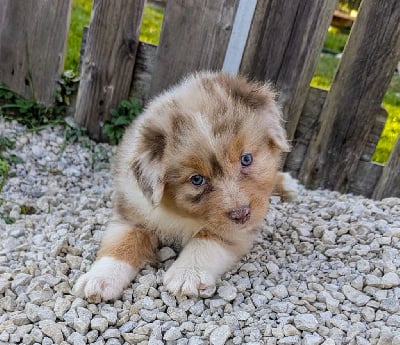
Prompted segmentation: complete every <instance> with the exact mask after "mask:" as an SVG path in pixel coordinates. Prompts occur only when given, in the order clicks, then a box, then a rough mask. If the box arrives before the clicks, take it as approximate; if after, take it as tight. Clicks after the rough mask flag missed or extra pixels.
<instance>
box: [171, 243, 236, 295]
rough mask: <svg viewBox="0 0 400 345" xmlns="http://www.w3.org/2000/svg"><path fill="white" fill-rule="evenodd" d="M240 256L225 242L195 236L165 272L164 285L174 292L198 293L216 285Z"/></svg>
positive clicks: (179, 293)
mask: <svg viewBox="0 0 400 345" xmlns="http://www.w3.org/2000/svg"><path fill="white" fill-rule="evenodd" d="M237 259H238V256H237V255H235V253H234V251H233V250H231V248H229V246H227V245H226V244H225V243H223V242H221V241H218V240H216V239H208V238H204V237H194V238H192V239H191V240H190V241H189V242H188V244H187V245H186V246H185V247H184V248H183V250H182V252H181V254H180V255H179V257H178V259H177V260H176V261H175V262H174V263H173V264H172V266H171V267H170V268H169V269H168V270H167V272H166V273H165V276H164V285H165V286H166V287H167V289H168V290H169V291H170V292H171V293H173V294H175V295H186V296H198V294H199V290H202V289H206V288H207V287H208V286H212V285H215V282H216V279H217V278H218V277H219V276H220V275H221V274H222V273H224V272H226V271H227V270H229V269H230V268H231V267H232V266H233V264H234V263H235V262H236V261H237Z"/></svg>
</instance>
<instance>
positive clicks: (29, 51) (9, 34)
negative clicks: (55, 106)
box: [0, 0, 71, 104]
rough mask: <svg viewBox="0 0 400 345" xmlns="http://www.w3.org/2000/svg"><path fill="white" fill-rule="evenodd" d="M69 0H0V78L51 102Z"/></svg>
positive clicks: (17, 89) (59, 70) (60, 66)
mask: <svg viewBox="0 0 400 345" xmlns="http://www.w3.org/2000/svg"><path fill="white" fill-rule="evenodd" d="M70 14H71V0H41V1H37V0H2V1H0V82H2V83H5V84H7V85H8V86H9V87H10V88H11V89H12V90H13V91H15V92H17V93H18V94H20V95H22V96H24V97H26V98H33V99H35V100H36V101H37V102H40V103H44V104H51V103H52V102H53V101H54V93H55V89H56V85H57V79H58V78H59V77H60V75H61V73H62V71H63V68H64V55H65V50H66V37H67V33H68V27H69V21H70Z"/></svg>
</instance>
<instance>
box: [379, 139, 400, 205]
mask: <svg viewBox="0 0 400 345" xmlns="http://www.w3.org/2000/svg"><path fill="white" fill-rule="evenodd" d="M372 197H373V198H374V199H383V198H388V197H398V198H400V136H399V137H398V138H397V142H396V144H395V146H394V148H393V151H392V152H391V154H390V157H389V160H388V161H387V163H386V165H385V167H384V168H383V172H382V175H381V177H380V179H379V181H378V183H377V185H376V187H375V190H374V193H373V195H372Z"/></svg>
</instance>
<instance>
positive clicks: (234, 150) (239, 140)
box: [228, 135, 244, 163]
mask: <svg viewBox="0 0 400 345" xmlns="http://www.w3.org/2000/svg"><path fill="white" fill-rule="evenodd" d="M243 147H244V137H243V135H236V136H233V137H232V139H231V140H230V142H229V145H228V159H229V161H230V162H232V163H233V162H239V161H240V157H241V155H242V154H243V153H244V152H243Z"/></svg>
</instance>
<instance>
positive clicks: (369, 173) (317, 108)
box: [284, 88, 387, 197]
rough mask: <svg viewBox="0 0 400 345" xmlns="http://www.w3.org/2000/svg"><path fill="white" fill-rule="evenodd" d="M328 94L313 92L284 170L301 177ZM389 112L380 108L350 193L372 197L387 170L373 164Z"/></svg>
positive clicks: (308, 99)
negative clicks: (302, 167)
mask: <svg viewBox="0 0 400 345" xmlns="http://www.w3.org/2000/svg"><path fill="white" fill-rule="evenodd" d="M327 94H328V92H327V91H325V90H321V89H316V88H310V91H309V93H308V96H307V100H306V103H305V105H304V109H303V111H302V114H301V116H300V119H299V123H298V125H297V129H296V133H295V136H294V140H293V143H292V150H291V152H290V153H289V154H288V156H287V159H286V161H285V166H284V170H285V171H288V172H290V173H291V175H292V176H294V177H297V176H298V174H299V170H300V168H301V165H302V163H303V161H304V159H305V155H306V152H307V149H308V146H309V144H310V141H311V138H312V136H313V135H315V133H317V130H318V128H317V125H318V120H319V116H320V114H321V110H322V108H323V105H324V102H325V99H326V96H327ZM386 117H387V112H386V110H385V109H384V108H382V107H380V108H379V109H378V111H377V113H376V115H375V119H374V126H373V129H372V131H371V133H370V134H369V136H368V139H367V144H366V146H365V148H364V151H363V154H362V156H361V158H360V162H359V164H358V167H357V171H356V174H355V176H357V178H355V179H353V180H352V182H351V183H350V184H349V190H348V192H350V193H354V194H361V195H364V196H366V197H371V196H372V193H373V191H374V188H375V186H376V184H377V183H378V180H379V178H380V176H381V173H382V169H383V166H382V165H381V164H377V163H373V162H371V159H372V156H373V154H374V152H375V148H376V145H377V143H378V140H379V138H380V136H381V132H382V129H383V126H384V124H385V120H386Z"/></svg>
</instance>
